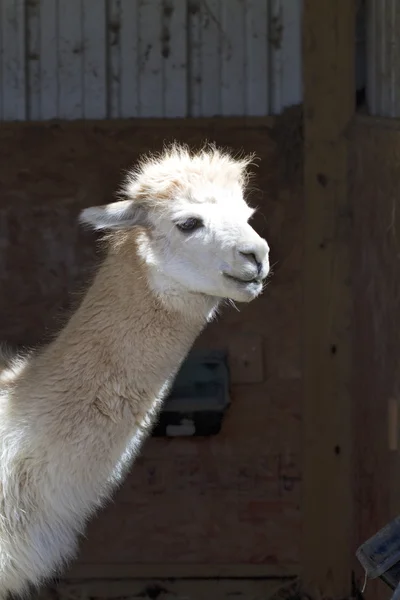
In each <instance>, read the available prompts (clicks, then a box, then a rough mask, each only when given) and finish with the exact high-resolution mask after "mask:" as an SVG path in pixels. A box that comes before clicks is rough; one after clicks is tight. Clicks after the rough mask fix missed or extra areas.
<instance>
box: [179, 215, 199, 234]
mask: <svg viewBox="0 0 400 600" xmlns="http://www.w3.org/2000/svg"><path fill="white" fill-rule="evenodd" d="M176 226H177V228H178V229H180V231H194V230H195V229H200V227H203V221H202V220H201V219H196V218H194V217H192V218H190V219H186V221H182V222H181V223H177V224H176Z"/></svg>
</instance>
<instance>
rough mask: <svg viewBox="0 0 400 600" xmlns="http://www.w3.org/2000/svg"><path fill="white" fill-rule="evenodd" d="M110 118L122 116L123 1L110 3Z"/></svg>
mask: <svg viewBox="0 0 400 600" xmlns="http://www.w3.org/2000/svg"><path fill="white" fill-rule="evenodd" d="M108 8H109V12H108V18H107V32H108V36H107V38H108V42H107V47H108V68H109V72H108V82H109V83H108V111H107V112H108V117H109V118H112V119H116V118H119V116H120V98H121V95H120V74H121V44H120V37H121V36H120V34H121V0H109V2H108Z"/></svg>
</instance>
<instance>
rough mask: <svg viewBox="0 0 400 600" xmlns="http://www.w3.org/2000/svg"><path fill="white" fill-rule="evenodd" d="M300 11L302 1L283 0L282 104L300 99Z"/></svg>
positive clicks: (301, 11)
mask: <svg viewBox="0 0 400 600" xmlns="http://www.w3.org/2000/svg"><path fill="white" fill-rule="evenodd" d="M302 13H303V2H302V0H298V1H297V2H293V0H283V32H282V48H283V79H282V99H283V106H284V107H286V106H292V105H293V104H299V103H300V102H301V100H302V95H303V94H302V64H301V56H302V44H301V39H302V27H301V23H302Z"/></svg>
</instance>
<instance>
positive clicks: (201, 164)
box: [120, 142, 255, 207]
mask: <svg viewBox="0 0 400 600" xmlns="http://www.w3.org/2000/svg"><path fill="white" fill-rule="evenodd" d="M254 160H255V156H254V155H253V154H251V155H239V156H237V157H235V156H232V155H231V154H230V153H229V152H227V151H225V150H223V149H221V148H217V147H216V146H215V145H214V144H207V145H205V146H203V148H202V149H201V150H199V151H197V152H195V151H192V150H191V149H190V148H189V146H187V145H185V144H178V143H177V142H175V143H173V144H171V145H169V146H167V147H165V148H164V150H163V151H162V152H160V153H157V154H149V155H147V156H144V157H142V158H141V160H140V161H139V163H138V164H137V166H136V167H134V168H133V169H132V170H131V171H129V172H128V174H127V177H126V180H125V183H124V185H123V187H122V189H121V191H120V196H121V197H122V198H124V199H131V200H133V199H135V198H137V199H141V200H142V202H143V201H145V202H146V204H151V205H152V206H153V207H155V206H157V205H159V204H160V203H164V202H165V201H166V200H168V199H169V198H171V197H172V196H173V193H174V191H176V190H178V189H180V190H182V189H183V190H190V188H191V187H192V186H199V185H202V184H205V183H211V184H214V185H216V186H219V187H225V188H232V187H236V186H237V185H239V186H240V187H241V188H244V187H245V186H246V184H247V182H248V179H249V177H250V173H249V172H248V167H249V166H250V165H251V164H253V163H254Z"/></svg>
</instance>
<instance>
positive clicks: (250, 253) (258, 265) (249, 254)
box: [240, 252, 262, 275]
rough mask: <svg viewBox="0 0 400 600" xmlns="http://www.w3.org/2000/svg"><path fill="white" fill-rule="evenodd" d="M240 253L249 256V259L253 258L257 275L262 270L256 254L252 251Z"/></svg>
mask: <svg viewBox="0 0 400 600" xmlns="http://www.w3.org/2000/svg"><path fill="white" fill-rule="evenodd" d="M240 254H241V255H242V256H246V258H250V259H251V260H253V262H254V263H255V264H256V267H257V275H259V274H260V273H261V270H262V263H261V262H260V261H259V260H258V258H257V256H256V255H255V254H254V252H241V253H240Z"/></svg>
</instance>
